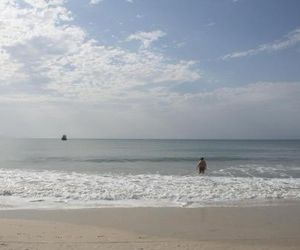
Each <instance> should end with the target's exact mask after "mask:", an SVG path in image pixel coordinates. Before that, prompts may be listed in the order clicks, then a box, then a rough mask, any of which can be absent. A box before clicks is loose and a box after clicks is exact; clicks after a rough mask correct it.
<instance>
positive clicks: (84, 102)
mask: <svg viewBox="0 0 300 250" xmlns="http://www.w3.org/2000/svg"><path fill="white" fill-rule="evenodd" d="M299 10H300V1H298V0H264V1H261V0H161V1H159V0H1V1H0V117H1V123H0V137H2V138H3V137H33V138H49V137H50V138H59V137H60V136H61V135H62V134H67V135H68V136H69V137H71V138H170V139H180V138H186V139H246V138H248V139H300V115H299V110H300V15H299Z"/></svg>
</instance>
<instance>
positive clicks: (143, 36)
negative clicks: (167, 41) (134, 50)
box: [127, 30, 166, 49]
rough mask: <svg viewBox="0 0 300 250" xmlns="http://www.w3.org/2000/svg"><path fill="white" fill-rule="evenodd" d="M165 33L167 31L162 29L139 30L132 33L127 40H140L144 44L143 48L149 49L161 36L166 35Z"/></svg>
mask: <svg viewBox="0 0 300 250" xmlns="http://www.w3.org/2000/svg"><path fill="white" fill-rule="evenodd" d="M165 35H166V33H165V32H163V31H161V30H154V31H150V32H144V31H139V32H136V33H134V34H131V35H130V36H129V37H128V38H127V41H133V40H137V41H140V42H141V43H142V45H143V46H142V48H145V49H147V48H149V47H150V46H151V44H152V43H153V42H155V41H157V40H158V39H159V38H161V37H164V36H165Z"/></svg>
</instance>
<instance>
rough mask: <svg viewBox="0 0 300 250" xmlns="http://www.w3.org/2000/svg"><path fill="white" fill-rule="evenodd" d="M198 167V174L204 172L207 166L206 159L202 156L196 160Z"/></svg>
mask: <svg viewBox="0 0 300 250" xmlns="http://www.w3.org/2000/svg"><path fill="white" fill-rule="evenodd" d="M197 167H198V169H199V174H204V172H205V170H206V168H207V165H206V161H205V160H204V158H203V157H202V158H201V159H200V161H199V162H198V165H197Z"/></svg>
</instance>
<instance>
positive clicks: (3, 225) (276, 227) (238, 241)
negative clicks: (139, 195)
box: [0, 202, 300, 250]
mask: <svg viewBox="0 0 300 250" xmlns="http://www.w3.org/2000/svg"><path fill="white" fill-rule="evenodd" d="M299 235H300V203H297V202H293V203H283V204H278V205H275V206H260V207H259V206H257V207H228V208H226V207H211V208H210V207H205V208H99V209H78V210H14V211H13V210H11V211H8V210H5V211H4V210H3V211H0V249H23V250H26V249H27V250H33V249H46V250H47V249H51V250H53V249H62V250H64V249H122V250H127V249H128V250H129V249H130V250H134V249H138V250H146V249H149V250H150V249H151V250H155V249H166V250H168V249H295V250H296V249H297V250H299V249H300V236H299Z"/></svg>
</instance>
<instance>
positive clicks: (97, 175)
mask: <svg viewBox="0 0 300 250" xmlns="http://www.w3.org/2000/svg"><path fill="white" fill-rule="evenodd" d="M200 157H205V159H206V161H207V165H208V169H207V171H206V172H205V174H204V175H199V174H198V171H197V169H196V166H197V161H198V160H199V158H200ZM281 200H283V201H284V200H300V141H299V140H95V139H71V140H68V141H61V140H59V139H2V140H0V209H19V208H22V209H23V208H46V209H51V208H84V207H91V208H92V207H145V206H146V207H200V206H214V205H226V206H228V205H233V204H235V205H236V204H238V205H239V204H255V203H257V202H259V203H261V202H270V201H281Z"/></svg>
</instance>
